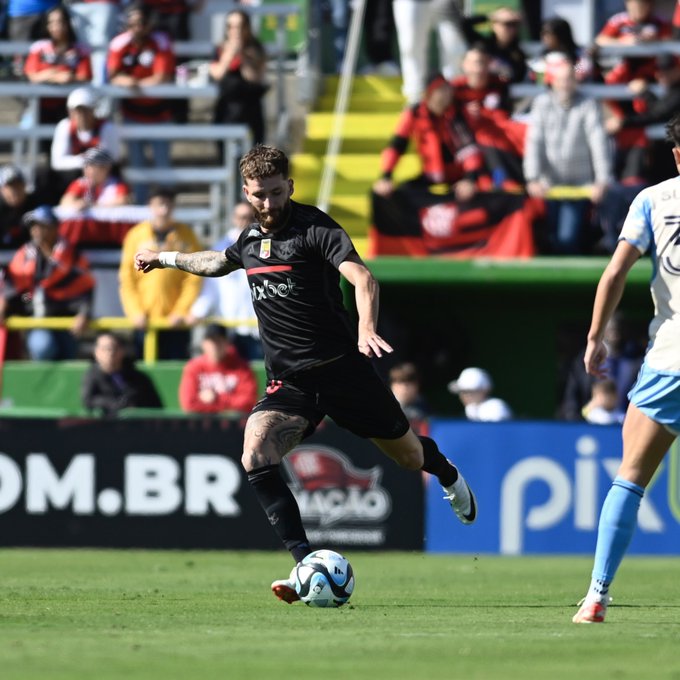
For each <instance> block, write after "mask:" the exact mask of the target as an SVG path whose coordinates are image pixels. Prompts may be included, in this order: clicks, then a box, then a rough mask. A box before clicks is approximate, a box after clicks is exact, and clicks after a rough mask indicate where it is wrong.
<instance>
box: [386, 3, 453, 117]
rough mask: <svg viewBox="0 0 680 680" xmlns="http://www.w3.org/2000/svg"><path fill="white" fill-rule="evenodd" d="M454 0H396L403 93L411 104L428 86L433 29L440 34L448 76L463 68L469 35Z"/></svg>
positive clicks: (444, 70) (441, 56) (441, 66)
mask: <svg viewBox="0 0 680 680" xmlns="http://www.w3.org/2000/svg"><path fill="white" fill-rule="evenodd" d="M451 4H452V0H394V1H393V4H392V8H393V11H394V25H395V26H396V29H397V42H398V45H399V59H400V61H401V73H402V78H403V81H404V82H403V87H402V93H403V94H404V97H406V101H407V103H408V105H409V106H415V105H416V104H418V103H419V102H420V101H421V99H422V97H423V95H424V93H425V87H426V82H425V81H426V79H427V73H428V68H427V64H428V48H429V44H430V40H429V37H430V33H431V31H432V30H433V29H436V31H437V35H438V38H439V70H440V71H441V72H442V73H443V74H444V76H445V77H446V78H447V80H451V79H452V78H453V77H454V76H456V75H457V74H458V73H459V71H460V60H461V58H462V56H463V51H464V50H465V39H464V38H463V34H462V33H461V29H460V26H459V25H458V17H459V13H458V12H457V11H456V10H455V9H454V8H453V7H452V6H451Z"/></svg>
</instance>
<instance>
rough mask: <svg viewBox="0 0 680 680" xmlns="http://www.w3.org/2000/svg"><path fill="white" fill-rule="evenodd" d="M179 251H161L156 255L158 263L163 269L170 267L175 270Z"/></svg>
mask: <svg viewBox="0 0 680 680" xmlns="http://www.w3.org/2000/svg"><path fill="white" fill-rule="evenodd" d="M178 254H179V251H177V250H162V251H161V252H160V253H158V261H159V262H160V263H161V264H162V265H163V266H164V267H170V268H172V269H177V255H178Z"/></svg>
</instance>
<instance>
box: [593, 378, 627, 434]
mask: <svg viewBox="0 0 680 680" xmlns="http://www.w3.org/2000/svg"><path fill="white" fill-rule="evenodd" d="M618 401H619V395H618V390H617V388H616V383H615V382H614V381H613V380H611V379H605V380H598V381H597V382H595V383H593V388H592V396H591V399H590V401H589V402H588V403H587V404H586V405H585V406H584V407H583V418H584V420H586V421H587V422H589V423H592V424H594V425H615V424H620V423H622V422H623V418H624V416H625V415H626V414H625V413H624V411H623V410H621V409H620V408H619V406H618Z"/></svg>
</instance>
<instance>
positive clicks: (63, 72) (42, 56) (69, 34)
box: [24, 6, 92, 123]
mask: <svg viewBox="0 0 680 680" xmlns="http://www.w3.org/2000/svg"><path fill="white" fill-rule="evenodd" d="M45 30H46V34H47V38H45V39H44V40H38V41H37V42H34V43H33V44H32V45H31V49H30V51H29V53H28V57H27V58H26V63H25V64H24V73H25V74H26V77H27V78H28V79H29V80H30V81H31V82H32V83H46V84H49V85H67V84H69V83H74V82H85V83H87V82H90V81H91V80H92V65H91V64H90V51H89V49H88V48H87V47H86V46H85V45H81V44H80V43H77V42H76V35H75V33H74V31H73V26H72V25H71V20H70V19H69V16H68V13H67V12H66V10H65V9H64V8H63V7H62V6H58V7H55V8H54V9H52V10H50V11H49V12H48V13H47V15H46V17H45ZM65 116H66V99H65V98H63V97H59V98H56V97H50V98H44V99H41V101H40V122H41V123H57V122H59V121H60V120H61V119H62V118H64V117H65Z"/></svg>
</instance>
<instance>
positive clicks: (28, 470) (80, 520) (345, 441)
mask: <svg viewBox="0 0 680 680" xmlns="http://www.w3.org/2000/svg"><path fill="white" fill-rule="evenodd" d="M242 425H243V423H237V422H233V421H227V420H222V419H219V418H209V417H207V418H196V419H193V418H187V419H182V418H173V419H169V418H162V419H161V418H159V419H144V420H141V419H140V420H138V419H129V420H125V419H124V420H118V421H115V420H80V419H68V420H67V419H62V420H28V419H26V420H24V419H0V432H1V433H2V442H3V443H2V445H1V446H0V527H1V529H0V545H5V546H102V547H117V548H126V547H144V548H243V549H272V548H279V547H280V544H279V542H278V540H277V538H276V537H275V534H274V532H273V530H272V528H271V527H270V526H269V523H268V522H267V519H266V517H265V514H264V512H263V510H262V508H261V507H260V505H259V503H258V502H257V499H256V497H255V494H254V493H253V491H252V489H251V488H250V487H249V484H248V481H247V479H246V475H245V473H244V471H243V469H242V467H241V463H240V458H241V449H242V443H243V430H242ZM284 474H285V475H286V476H287V480H288V482H289V483H290V486H291V488H292V490H293V493H294V494H295V495H296V497H297V499H298V502H299V504H300V510H301V513H302V518H303V521H304V523H305V527H306V528H307V531H308V536H309V538H310V540H311V541H312V543H313V545H315V546H316V547H329V548H338V549H346V548H354V549H357V548H360V549H362V550H364V549H377V548H380V549H389V550H420V549H422V547H423V521H424V520H423V506H424V502H423V498H424V492H423V484H422V480H421V477H420V475H418V474H413V473H408V472H404V471H403V470H401V469H400V468H398V467H397V466H396V465H395V464H394V463H393V462H392V461H390V460H389V459H387V458H386V457H385V456H383V455H382V454H381V453H380V452H379V451H378V449H377V448H376V447H375V446H373V444H371V443H370V442H368V441H366V440H362V439H358V438H357V437H354V436H353V435H351V434H350V433H348V432H346V431H345V430H341V429H340V428H338V427H336V426H334V425H332V424H328V425H325V426H324V427H322V428H320V429H319V431H318V432H317V433H315V434H314V435H313V436H312V437H310V438H309V439H307V440H305V442H304V444H303V445H302V446H300V447H298V448H297V449H295V450H294V451H292V452H291V453H290V454H289V457H288V459H287V461H286V467H285V470H284Z"/></svg>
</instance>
